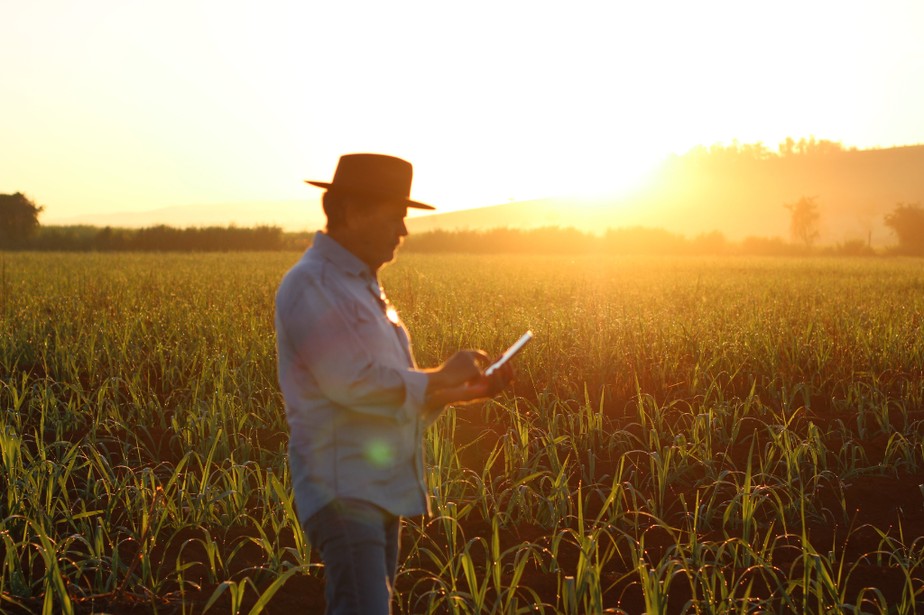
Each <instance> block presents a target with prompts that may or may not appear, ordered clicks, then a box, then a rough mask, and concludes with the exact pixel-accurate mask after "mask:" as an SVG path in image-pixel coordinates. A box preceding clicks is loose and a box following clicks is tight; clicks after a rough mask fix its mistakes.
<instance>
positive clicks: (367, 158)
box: [305, 154, 433, 209]
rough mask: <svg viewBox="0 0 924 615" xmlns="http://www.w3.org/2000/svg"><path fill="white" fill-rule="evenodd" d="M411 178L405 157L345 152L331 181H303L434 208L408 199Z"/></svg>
mask: <svg viewBox="0 0 924 615" xmlns="http://www.w3.org/2000/svg"><path fill="white" fill-rule="evenodd" d="M413 177H414V167H412V166H411V163H410V162H408V161H407V160H402V159H401V158H396V157H395V156H386V155H385V154H344V155H343V156H341V157H340V161H339V162H338V163H337V170H336V171H334V181H332V182H329V183H328V182H318V181H312V180H309V179H306V180H305V181H306V182H308V183H309V184H311V185H312V186H318V187H319V188H327V189H328V190H333V191H336V192H342V193H346V194H355V195H359V196H364V197H367V198H376V199H388V200H392V201H402V202H403V203H404V204H405V205H406V206H408V207H416V208H418V209H433V207H432V206H431V205H425V204H424V203H418V202H417V201H412V200H411V199H410V198H409V197H410V196H411V180H412V179H413Z"/></svg>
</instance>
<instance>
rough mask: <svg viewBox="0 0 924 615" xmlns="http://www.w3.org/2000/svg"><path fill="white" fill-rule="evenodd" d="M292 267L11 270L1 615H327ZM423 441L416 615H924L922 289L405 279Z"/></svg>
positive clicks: (757, 279) (73, 262)
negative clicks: (301, 471) (303, 448)
mask: <svg viewBox="0 0 924 615" xmlns="http://www.w3.org/2000/svg"><path fill="white" fill-rule="evenodd" d="M298 256H299V255H298V254H295V253H262V254H208V255H201V254H199V255H195V254H161V255H153V254H61V253H48V254H35V253H6V254H2V253H0V458H2V465H0V612H5V613H36V612H37V613H49V614H50V613H91V612H92V613H184V614H185V613H215V614H219V613H222V614H225V613H243V614H247V613H253V614H256V613H260V612H263V613H295V612H299V613H302V612H304V613H320V612H321V611H322V609H323V577H324V570H323V566H322V565H321V563H320V560H319V559H318V557H317V555H316V554H315V553H313V552H312V550H311V548H310V545H309V544H306V542H305V541H304V539H303V537H302V535H301V533H300V531H299V530H298V524H297V521H296V518H295V514H294V511H293V504H292V495H291V492H290V489H289V477H288V472H287V467H286V456H285V447H286V443H287V432H286V425H285V418H284V411H283V407H282V400H281V396H280V394H279V392H278V387H277V385H276V371H275V370H276V365H275V354H274V333H273V297H274V293H275V289H276V286H277V284H278V282H279V280H280V278H281V276H282V274H283V273H284V272H285V270H286V269H287V268H288V267H289V266H290V265H291V264H292V263H294V261H295V260H296V259H297V258H298ZM383 279H384V285H385V287H386V290H387V291H388V293H389V297H390V299H391V300H392V302H393V303H394V304H395V305H396V306H397V307H398V309H399V311H400V313H401V315H402V318H403V319H404V321H405V322H406V324H407V325H408V328H409V329H410V332H411V335H412V338H413V340H414V344H415V350H416V354H417V359H418V362H419V363H420V364H421V365H423V366H433V365H435V364H437V363H438V362H440V361H441V360H443V359H445V358H446V357H448V356H449V355H450V354H451V353H452V352H453V351H454V350H456V349H458V348H460V347H480V348H484V349H486V350H488V351H489V352H491V353H499V352H501V351H502V350H503V349H504V348H505V347H506V346H507V345H508V344H509V343H511V342H512V341H514V340H515V339H516V338H517V337H519V335H520V334H521V333H522V332H523V331H524V330H526V329H527V328H529V329H532V330H533V331H534V333H535V334H536V340H535V341H534V342H533V343H532V344H531V345H530V346H528V347H527V349H526V350H525V351H524V352H523V354H521V355H520V356H519V357H518V358H517V360H516V367H517V381H516V384H515V387H514V388H513V390H512V391H510V392H509V393H507V394H505V395H503V396H501V397H499V398H498V399H496V400H494V401H491V402H488V403H484V404H478V405H472V406H466V407H460V408H456V409H450V410H448V411H447V412H446V413H445V414H444V416H443V417H442V418H441V419H440V420H439V422H438V423H437V424H436V425H435V426H434V428H433V429H431V430H430V432H429V433H428V435H427V440H426V442H425V449H426V452H427V458H428V474H429V486H430V490H431V492H432V503H433V510H434V515H433V516H432V517H430V518H422V517H417V518H408V519H405V522H404V526H403V528H402V553H401V564H400V568H399V573H398V581H397V594H396V598H395V603H394V610H395V612H396V613H415V614H416V613H472V614H474V613H479V614H480V613H566V614H578V613H580V614H584V613H603V612H606V613H631V614H636V613H653V614H654V613H658V614H675V613H758V612H759V613H851V614H858V613H877V614H878V613H916V612H919V611H920V612H924V267H922V263H921V261H919V260H903V259H862V260H854V259H833V258H831V259H822V258H817V259H764V260H762V259H752V258H725V259H707V258H682V259H678V258H675V259H667V258H654V257H646V258H630V257H606V258H601V257H585V256H582V257H579V258H573V259H572V258H568V257H557V258H553V257H526V256H504V257H489V256H478V257H472V256H462V255H431V256H424V255H417V254H404V255H402V256H401V257H400V258H399V260H398V262H397V263H396V264H394V265H392V266H390V267H388V268H386V269H385V271H384V272H383Z"/></svg>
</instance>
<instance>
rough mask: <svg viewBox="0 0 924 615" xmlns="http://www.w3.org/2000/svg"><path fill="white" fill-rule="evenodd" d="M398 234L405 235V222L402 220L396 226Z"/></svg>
mask: <svg viewBox="0 0 924 615" xmlns="http://www.w3.org/2000/svg"><path fill="white" fill-rule="evenodd" d="M398 235H400V236H401V237H407V224H405V223H404V220H402V221H401V225H400V226H399V227H398Z"/></svg>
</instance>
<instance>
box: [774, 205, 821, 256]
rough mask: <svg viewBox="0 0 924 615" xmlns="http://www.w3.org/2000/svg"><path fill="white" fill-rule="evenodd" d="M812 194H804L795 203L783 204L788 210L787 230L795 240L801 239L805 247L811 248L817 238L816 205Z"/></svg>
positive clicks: (817, 216) (817, 217) (817, 215)
mask: <svg viewBox="0 0 924 615" xmlns="http://www.w3.org/2000/svg"><path fill="white" fill-rule="evenodd" d="M815 198H816V197H814V196H812V197H807V196H804V197H802V198H801V199H799V200H798V201H796V202H795V203H786V204H785V205H783V207H785V208H786V209H788V210H789V211H790V215H791V218H790V221H789V232H790V233H792V238H793V239H795V240H796V241H801V242H802V243H804V244H805V247H806V248H811V247H812V244H813V243H815V240H816V239H818V234H819V233H818V219H819V218H820V216H819V214H818V205H817V204H816V203H815Z"/></svg>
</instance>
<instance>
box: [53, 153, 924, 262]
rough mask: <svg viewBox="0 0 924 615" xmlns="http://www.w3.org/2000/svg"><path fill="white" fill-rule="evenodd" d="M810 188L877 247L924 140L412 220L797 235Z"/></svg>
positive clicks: (298, 206) (751, 156)
mask: <svg viewBox="0 0 924 615" xmlns="http://www.w3.org/2000/svg"><path fill="white" fill-rule="evenodd" d="M800 144H803V142H800ZM803 196H807V197H816V203H817V204H818V207H819V212H820V214H821V220H820V231H821V237H820V243H822V244H834V243H838V242H844V241H848V240H862V241H864V242H865V241H867V240H870V241H871V243H872V245H873V246H875V247H882V246H885V245H889V244H891V243H894V239H893V237H892V235H891V231H890V230H889V229H888V228H887V227H886V226H885V225H884V223H883V218H884V216H885V215H886V214H887V213H889V212H891V211H892V210H893V209H894V208H895V206H896V204H898V203H900V202H903V203H921V204H922V205H924V145H914V146H907V147H895V148H888V149H873V150H848V149H843V148H841V147H840V146H839V145H837V144H832V143H831V142H820V143H815V142H814V141H812V142H810V143H809V144H807V145H804V144H803V148H802V149H801V150H800V149H799V148H798V147H797V148H796V150H795V151H791V150H790V151H788V152H787V153H786V155H779V154H777V153H770V152H767V151H766V150H764V149H762V148H761V147H760V146H737V145H735V146H730V147H727V148H722V147H718V148H716V147H713V148H708V149H707V148H700V149H698V150H694V151H692V152H690V153H688V154H686V155H683V156H675V157H672V158H670V159H668V160H667V161H665V162H664V164H663V165H662V166H661V167H660V169H659V170H658V171H657V172H655V173H654V174H652V176H651V177H650V179H649V180H648V182H647V184H646V185H644V186H641V187H640V188H638V189H637V190H636V191H635V192H634V193H632V194H629V195H626V196H623V197H621V198H618V199H615V198H614V199H609V200H591V199H568V198H549V199H539V200H533V201H524V202H514V203H505V204H502V205H494V206H490V207H480V208H477V209H469V210H464V211H452V212H446V213H440V212H438V211H437V212H435V213H433V214H428V215H417V216H413V217H410V218H409V219H408V229H409V230H410V231H411V232H413V233H421V232H426V231H428V230H433V229H445V230H453V229H468V230H481V229H490V228H498V227H512V228H526V229H528V228H538V227H543V226H561V227H574V228H577V229H579V230H582V231H585V232H592V233H602V232H604V231H605V230H606V229H607V228H625V227H632V226H648V227H656V228H663V229H665V230H668V231H671V232H673V233H679V234H682V235H684V236H687V237H691V238H692V237H695V236H696V235H698V234H702V233H708V232H712V231H720V232H722V233H724V234H725V235H726V237H727V238H728V239H730V240H732V241H739V240H741V239H743V238H745V237H748V236H757V237H783V238H786V239H789V212H788V211H787V210H786V209H785V208H784V204H786V203H793V202H795V201H798V200H799V199H800V198H801V197H803ZM42 223H43V224H47V225H76V224H88V225H93V226H113V227H129V228H137V227H141V226H154V225H158V224H166V225H170V226H228V225H229V224H234V225H237V226H242V227H248V226H257V225H261V224H265V225H273V226H280V227H282V228H283V229H284V230H287V231H305V230H308V231H312V230H315V229H318V228H322V227H323V226H324V217H323V214H322V212H321V206H320V203H319V201H318V199H317V198H315V199H305V200H304V201H266V202H254V203H232V204H221V205H198V206H188V207H167V208H163V209H157V210H152V211H146V212H131V213H129V212H123V213H117V214H99V215H88V216H79V217H71V218H57V219H43V220H42Z"/></svg>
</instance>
